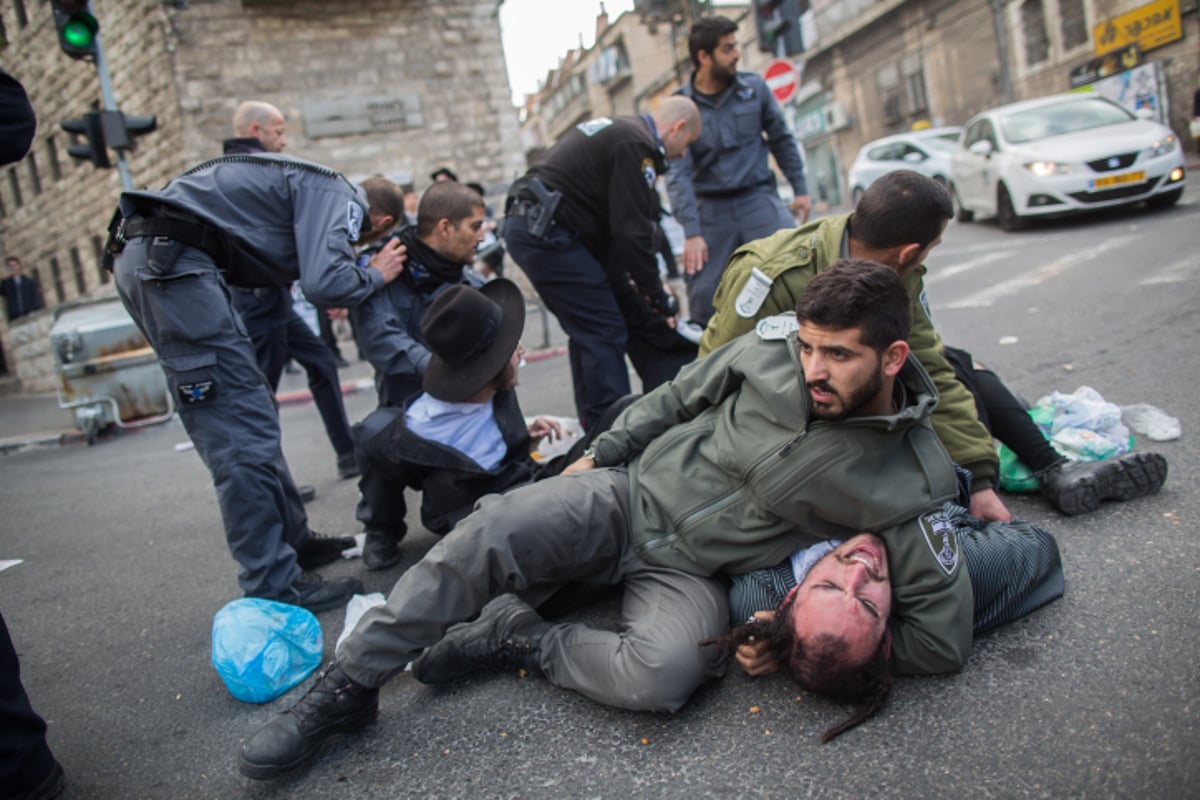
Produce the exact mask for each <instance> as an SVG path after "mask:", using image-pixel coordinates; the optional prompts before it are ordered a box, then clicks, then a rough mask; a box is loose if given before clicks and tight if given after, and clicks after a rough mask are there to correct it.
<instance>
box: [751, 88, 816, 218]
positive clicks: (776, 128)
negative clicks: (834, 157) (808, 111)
mask: <svg viewBox="0 0 1200 800" xmlns="http://www.w3.org/2000/svg"><path fill="white" fill-rule="evenodd" d="M763 89H764V90H765V91H763V92H761V96H762V98H763V100H762V129H763V132H764V133H765V134H767V147H769V148H770V149H771V155H773V156H775V163H776V164H778V165H779V169H780V171H781V172H783V175H784V177H786V178H787V180H788V183H790V184H791V185H792V191H793V192H794V193H795V195H796V197H801V196H807V195H808V180H807V179H806V177H805V174H804V160H803V159H802V158H801V157H800V146H799V145H797V144H796V137H795V136H793V135H792V132H791V130H790V129H789V128H788V126H787V122H785V121H784V119H783V112H782V111H780V110H779V103H777V102H775V95H774V94H772V93H771V90H770V89H769V88H768V87H767V85H766V81H763Z"/></svg>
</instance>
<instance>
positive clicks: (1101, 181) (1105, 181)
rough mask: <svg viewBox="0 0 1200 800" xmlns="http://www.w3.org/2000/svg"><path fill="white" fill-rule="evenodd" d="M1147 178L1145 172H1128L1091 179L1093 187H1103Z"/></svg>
mask: <svg viewBox="0 0 1200 800" xmlns="http://www.w3.org/2000/svg"><path fill="white" fill-rule="evenodd" d="M1144 180H1146V173H1145V172H1140V171H1139V172H1126V173H1125V174H1124V175H1105V176H1104V177H1103V178H1096V179H1095V180H1093V181H1090V183H1091V188H1093V189H1103V188H1105V187H1106V186H1120V185H1121V184H1123V183H1138V182H1139V181H1144Z"/></svg>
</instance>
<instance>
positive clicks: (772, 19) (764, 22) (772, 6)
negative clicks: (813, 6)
mask: <svg viewBox="0 0 1200 800" xmlns="http://www.w3.org/2000/svg"><path fill="white" fill-rule="evenodd" d="M807 8H808V2H807V0H755V3H754V12H755V14H754V19H755V22H756V23H757V24H758V49H759V50H761V51H763V52H764V53H774V54H775V55H779V56H794V55H799V54H800V53H803V52H804V36H803V34H802V33H801V31H800V15H801V14H803V13H804V11H805V10H806V9H807ZM781 45H782V47H781Z"/></svg>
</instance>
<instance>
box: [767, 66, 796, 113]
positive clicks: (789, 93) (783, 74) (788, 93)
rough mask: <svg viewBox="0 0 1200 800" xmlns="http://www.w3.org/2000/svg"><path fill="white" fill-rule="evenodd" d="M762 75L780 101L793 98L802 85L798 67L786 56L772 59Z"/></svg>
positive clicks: (784, 101)
mask: <svg viewBox="0 0 1200 800" xmlns="http://www.w3.org/2000/svg"><path fill="white" fill-rule="evenodd" d="M762 76H763V79H764V80H765V81H766V82H767V86H769V87H770V88H771V93H772V94H774V95H775V99H776V100H778V101H779V102H780V103H786V102H787V101H788V100H791V99H792V97H793V96H794V95H795V94H796V89H798V88H799V86H800V80H799V78H798V77H797V75H796V68H795V67H794V66H792V62H791V61H788V60H787V59H786V58H777V59H775V60H774V61H772V62H771V63H770V64H768V65H767V68H766V69H764V70H763V73H762Z"/></svg>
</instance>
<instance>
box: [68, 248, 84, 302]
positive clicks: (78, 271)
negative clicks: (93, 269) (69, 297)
mask: <svg viewBox="0 0 1200 800" xmlns="http://www.w3.org/2000/svg"><path fill="white" fill-rule="evenodd" d="M71 272H72V273H74V275H75V292H76V293H77V294H83V293H84V292H86V291H87V281H85V280H84V279H83V259H81V258H80V257H79V248H78V247H72V248H71Z"/></svg>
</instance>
